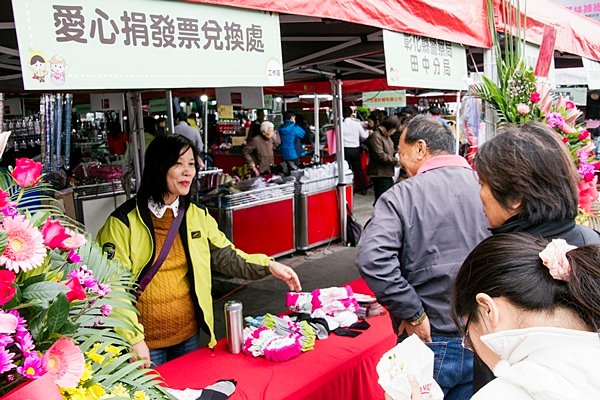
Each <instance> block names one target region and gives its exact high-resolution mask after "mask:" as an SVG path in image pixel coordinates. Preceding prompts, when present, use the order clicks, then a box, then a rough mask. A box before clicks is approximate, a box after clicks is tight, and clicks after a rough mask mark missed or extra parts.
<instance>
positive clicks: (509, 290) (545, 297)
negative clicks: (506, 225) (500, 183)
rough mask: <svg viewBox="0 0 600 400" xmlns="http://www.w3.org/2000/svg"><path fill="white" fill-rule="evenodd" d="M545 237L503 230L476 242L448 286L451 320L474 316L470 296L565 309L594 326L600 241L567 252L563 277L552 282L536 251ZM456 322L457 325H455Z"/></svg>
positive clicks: (599, 323)
mask: <svg viewBox="0 0 600 400" xmlns="http://www.w3.org/2000/svg"><path fill="white" fill-rule="evenodd" d="M547 244H548V241H547V240H545V239H543V238H541V237H535V236H532V235H530V234H527V233H504V234H498V235H494V236H491V237H489V238H487V239H485V240H484V241H483V242H481V243H479V245H477V247H475V249H473V251H471V253H470V254H469V255H468V256H467V258H466V259H465V261H464V263H463V265H462V267H461V268H460V271H459V272H458V275H457V277H456V283H455V286H454V304H453V307H454V315H455V321H457V322H458V321H460V318H462V317H465V316H468V317H469V318H470V319H471V320H473V321H474V322H477V320H478V319H479V314H478V313H477V312H476V311H477V309H478V305H477V301H476V299H475V296H476V295H477V294H478V293H486V294H487V295H489V296H490V297H492V298H494V297H502V298H504V299H506V300H508V301H510V302H511V303H512V304H513V305H515V306H516V307H518V308H519V309H520V310H523V311H532V312H547V313H551V312H552V311H554V310H557V309H559V308H563V309H569V310H571V311H572V312H574V313H575V314H576V315H578V316H579V317H580V318H581V319H582V320H583V321H584V322H585V323H586V324H587V325H588V326H589V327H590V328H591V329H593V330H594V331H597V330H598V329H599V328H600V245H586V246H582V247H579V248H576V249H574V250H571V251H569V252H567V259H568V260H569V265H570V267H571V272H570V275H569V279H568V280H567V281H562V280H557V279H554V278H553V277H552V275H550V271H549V269H548V268H547V267H546V266H544V264H543V262H542V260H541V258H540V256H539V253H540V252H541V251H543V250H544V249H545V248H546V245H547ZM461 325H462V324H459V323H457V326H461Z"/></svg>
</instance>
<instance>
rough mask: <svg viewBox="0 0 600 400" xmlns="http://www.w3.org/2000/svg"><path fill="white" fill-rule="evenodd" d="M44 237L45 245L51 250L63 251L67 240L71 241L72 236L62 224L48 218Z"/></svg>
mask: <svg viewBox="0 0 600 400" xmlns="http://www.w3.org/2000/svg"><path fill="white" fill-rule="evenodd" d="M42 235H44V244H45V245H46V246H48V247H49V248H51V249H57V248H60V249H62V248H63V247H64V244H63V243H64V242H65V240H67V239H69V238H70V237H71V235H69V233H67V230H66V229H65V227H64V226H62V225H61V224H60V222H58V221H56V220H53V219H51V218H47V219H46V222H45V223H44V226H43V227H42Z"/></svg>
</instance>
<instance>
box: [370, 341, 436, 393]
mask: <svg viewBox="0 0 600 400" xmlns="http://www.w3.org/2000/svg"><path fill="white" fill-rule="evenodd" d="M433 359H434V354H433V351H431V349H430V348H429V347H427V346H426V345H425V344H424V343H423V342H422V341H421V339H420V338H419V337H418V336H417V335H411V336H409V337H408V338H407V339H405V340H404V341H402V343H398V344H397V345H396V346H395V347H394V348H392V349H391V350H388V351H387V352H386V353H385V354H384V355H383V356H382V357H381V359H380V360H379V363H377V374H378V376H379V381H378V382H379V385H381V387H382V388H383V390H385V392H386V393H387V394H388V395H389V396H390V397H391V398H392V399H393V400H410V398H411V387H410V384H409V382H408V377H409V376H411V375H412V376H413V377H414V378H415V379H416V381H417V382H418V383H419V385H420V389H421V396H422V400H429V399H431V400H443V398H444V392H442V389H441V388H440V386H439V385H438V384H437V382H436V381H435V380H434V379H433Z"/></svg>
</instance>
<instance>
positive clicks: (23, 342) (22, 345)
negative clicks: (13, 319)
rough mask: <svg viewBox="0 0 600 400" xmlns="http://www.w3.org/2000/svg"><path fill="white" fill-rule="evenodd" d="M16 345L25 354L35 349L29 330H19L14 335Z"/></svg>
mask: <svg viewBox="0 0 600 400" xmlns="http://www.w3.org/2000/svg"><path fill="white" fill-rule="evenodd" d="M15 340H16V342H17V347H18V348H19V350H21V352H22V353H23V354H25V355H28V354H30V353H31V352H32V351H33V349H35V343H34V342H33V336H31V333H29V331H19V332H17V334H16V335H15Z"/></svg>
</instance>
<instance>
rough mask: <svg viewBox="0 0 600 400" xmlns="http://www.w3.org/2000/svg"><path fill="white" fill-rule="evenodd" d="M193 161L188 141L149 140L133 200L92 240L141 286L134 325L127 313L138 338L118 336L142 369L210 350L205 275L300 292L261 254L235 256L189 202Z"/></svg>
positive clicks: (289, 273)
mask: <svg viewBox="0 0 600 400" xmlns="http://www.w3.org/2000/svg"><path fill="white" fill-rule="evenodd" d="M196 160H197V154H196V148H195V147H194V146H193V145H192V143H191V142H190V141H189V140H187V139H186V138H184V137H182V136H180V135H173V136H159V137H157V138H155V139H154V140H153V141H152V143H151V144H150V146H148V150H147V152H146V163H145V168H144V171H143V175H142V180H141V184H140V188H139V191H138V194H137V196H136V197H134V198H132V199H130V200H128V201H127V202H125V203H124V204H123V205H122V206H120V207H119V208H118V209H117V210H116V211H114V212H113V213H112V214H111V215H110V216H109V218H108V219H107V221H106V223H105V224H104V226H103V227H102V228H101V230H100V231H99V233H98V237H97V241H98V242H99V243H100V245H101V246H102V247H103V249H104V251H105V252H106V253H108V255H109V257H110V258H114V259H116V260H118V261H120V262H121V263H123V265H124V266H125V267H126V268H128V269H129V270H131V272H132V274H133V275H134V277H135V278H136V280H137V282H138V284H139V285H140V291H141V295H140V292H138V295H139V299H138V302H137V304H136V308H137V309H138V311H139V314H140V317H139V320H138V318H137V317H136V315H135V314H133V313H131V318H132V320H133V321H134V322H135V324H136V325H137V326H138V328H139V331H135V332H131V331H121V332H119V333H121V334H122V335H123V336H124V337H125V338H126V339H127V340H129V341H130V342H131V344H132V345H133V351H134V353H135V354H136V355H137V357H138V358H140V359H145V360H148V362H147V363H146V365H147V366H149V365H150V361H152V362H153V363H154V364H156V365H159V364H161V363H164V362H165V361H167V360H170V359H173V358H175V357H178V356H181V355H183V354H185V353H188V352H190V351H193V350H195V349H197V348H198V347H199V346H201V345H206V344H208V346H209V347H211V348H212V347H214V345H215V344H216V340H215V334H214V327H213V325H214V324H213V319H214V318H213V308H212V298H211V270H215V271H219V272H221V273H223V274H225V275H229V276H234V277H239V278H244V279H260V278H263V277H265V276H266V275H268V274H269V273H271V274H273V275H274V276H275V277H276V278H279V279H281V280H282V281H284V282H285V283H286V284H287V285H288V287H289V289H290V290H295V291H298V290H300V289H301V287H300V282H299V280H298V276H297V275H296V273H295V272H294V270H292V269H291V268H290V267H288V266H285V265H283V264H281V263H278V262H276V261H274V260H272V259H270V258H269V257H267V256H266V255H264V254H246V253H244V252H243V251H241V250H239V249H236V248H235V247H234V246H233V244H232V243H231V242H230V241H229V240H228V239H227V238H226V237H225V234H223V232H221V231H220V230H219V228H218V226H217V222H216V221H215V220H214V219H213V218H212V217H211V216H210V214H209V213H208V211H207V210H206V209H205V208H204V207H202V206H200V205H198V204H196V203H195V202H194V201H193V200H192V198H191V196H190V188H191V186H192V184H193V183H194V179H195V176H196V172H197V170H198V164H197V161H196ZM178 226H179V227H178ZM177 227H178V228H177ZM171 229H173V231H172V232H171ZM248 234H253V233H248ZM169 242H170V243H169ZM165 256H166V257H165ZM161 261H162V264H161ZM152 272H155V274H154V275H152ZM146 284H147V286H146V287H145V288H144V286H145V285H146Z"/></svg>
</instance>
